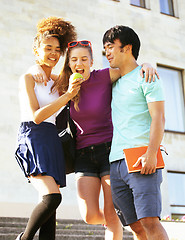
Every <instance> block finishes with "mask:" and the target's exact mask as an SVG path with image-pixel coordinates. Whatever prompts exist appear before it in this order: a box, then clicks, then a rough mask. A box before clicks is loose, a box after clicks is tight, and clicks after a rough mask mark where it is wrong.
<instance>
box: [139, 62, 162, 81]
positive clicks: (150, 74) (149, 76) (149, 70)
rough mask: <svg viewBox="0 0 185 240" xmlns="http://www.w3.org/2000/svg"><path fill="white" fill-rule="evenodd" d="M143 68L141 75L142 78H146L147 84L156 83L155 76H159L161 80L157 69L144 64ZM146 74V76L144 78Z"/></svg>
mask: <svg viewBox="0 0 185 240" xmlns="http://www.w3.org/2000/svg"><path fill="white" fill-rule="evenodd" d="M141 66H142V68H141V70H140V75H141V77H142V78H144V77H145V81H146V82H149V83H150V82H151V81H153V82H155V75H157V78H158V79H159V74H158V72H157V70H156V69H155V68H153V67H152V66H151V65H150V64H149V63H143V64H142V65H141ZM144 73H145V76H144Z"/></svg>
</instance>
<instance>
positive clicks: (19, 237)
mask: <svg viewBox="0 0 185 240" xmlns="http://www.w3.org/2000/svg"><path fill="white" fill-rule="evenodd" d="M22 235H23V232H22V233H20V234H19V235H18V236H17V238H16V239H15V240H21V237H22Z"/></svg>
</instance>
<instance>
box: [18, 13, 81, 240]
mask: <svg viewBox="0 0 185 240" xmlns="http://www.w3.org/2000/svg"><path fill="white" fill-rule="evenodd" d="M37 28H38V32H37V36H36V37H35V40H34V49H33V50H34V55H35V57H36V60H37V64H38V65H37V66H38V67H40V68H41V69H42V71H44V74H45V75H46V77H47V79H48V80H49V81H48V83H47V84H44V83H36V82H35V81H34V79H33V77H32V74H24V75H23V76H22V77H21V80H20V105H21V126H20V129H19V134H18V143H17V149H16V153H15V156H16V159H17V161H18V163H19V165H20V167H21V169H22V170H23V172H24V174H25V176H26V178H28V180H29V181H30V182H31V183H32V184H33V186H34V187H35V188H36V190H38V192H39V195H40V197H42V201H41V202H40V203H39V204H38V205H37V206H36V207H35V209H34V210H33V212H32V214H31V216H30V218H29V221H28V224H27V226H26V229H25V231H24V232H22V233H20V234H19V236H18V237H17V240H20V239H21V240H31V239H33V238H34V235H35V233H36V232H37V230H38V229H40V232H39V239H40V240H54V239H55V226H56V209H57V207H58V206H59V204H60V202H61V200H62V197H61V193H60V190H59V187H65V185H66V176H65V167H64V158H63V150H62V148H61V143H60V139H59V137H58V134H57V129H56V126H55V118H56V115H57V112H58V111H59V110H60V109H61V107H63V106H65V105H66V103H67V102H68V101H69V100H70V99H72V98H73V97H74V96H75V95H76V94H77V93H78V91H79V89H80V82H79V81H76V82H73V83H71V84H70V85H69V87H68V89H67V91H66V93H65V94H63V95H62V96H60V97H59V94H58V92H57V91H52V90H51V87H52V85H53V83H54V81H53V79H52V77H51V72H52V69H53V67H54V66H55V65H56V64H57V62H58V61H59V58H60V56H61V55H63V54H64V53H65V51H66V48H67V43H68V42H69V41H71V40H73V39H75V38H76V32H75V29H74V27H73V25H71V23H70V22H66V21H64V20H63V19H62V18H56V17H50V18H47V19H43V20H41V21H40V22H39V24H38V26H37Z"/></svg>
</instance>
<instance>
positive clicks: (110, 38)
mask: <svg viewBox="0 0 185 240" xmlns="http://www.w3.org/2000/svg"><path fill="white" fill-rule="evenodd" d="M116 39H119V40H120V42H121V44H122V46H121V47H122V48H123V47H124V46H126V45H128V44H129V45H132V55H133V56H134V58H135V59H136V60H137V58H138V56H139V49H140V45H141V43H140V40H139V37H138V35H137V34H136V32H135V31H134V30H133V29H132V28H129V27H127V26H123V25H116V26H115V27H112V28H110V29H109V30H107V31H106V32H105V34H104V36H103V45H104V44H105V43H107V42H110V43H114V41H115V40H116Z"/></svg>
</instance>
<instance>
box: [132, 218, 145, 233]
mask: <svg viewBox="0 0 185 240" xmlns="http://www.w3.org/2000/svg"><path fill="white" fill-rule="evenodd" d="M130 228H131V229H132V231H134V233H135V234H136V235H138V236H142V235H144V234H145V230H144V228H143V226H142V224H141V222H140V221H138V222H135V223H132V224H130Z"/></svg>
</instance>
